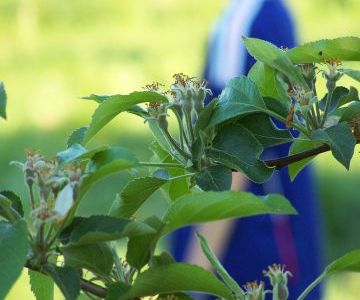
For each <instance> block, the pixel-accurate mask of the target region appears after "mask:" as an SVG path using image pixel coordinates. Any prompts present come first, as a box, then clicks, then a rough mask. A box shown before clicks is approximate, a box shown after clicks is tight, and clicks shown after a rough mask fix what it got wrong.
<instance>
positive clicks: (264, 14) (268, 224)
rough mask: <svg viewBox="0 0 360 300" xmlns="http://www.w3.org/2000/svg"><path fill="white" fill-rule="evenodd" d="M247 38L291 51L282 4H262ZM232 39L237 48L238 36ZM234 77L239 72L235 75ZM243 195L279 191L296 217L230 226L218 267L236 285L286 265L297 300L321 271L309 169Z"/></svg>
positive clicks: (179, 240) (184, 237) (275, 152)
mask: <svg viewBox="0 0 360 300" xmlns="http://www.w3.org/2000/svg"><path fill="white" fill-rule="evenodd" d="M251 21H252V24H251V26H250V31H249V33H248V34H247V35H248V36H250V37H257V38H261V39H264V40H267V41H270V42H272V43H274V44H275V45H277V46H279V47H280V46H284V47H288V48H292V47H293V46H295V43H296V41H295V33H294V25H293V21H292V19H291V16H290V15H289V12H288V11H287V9H286V7H285V6H284V4H283V3H282V1H277V0H272V1H263V3H262V6H261V9H260V10H259V12H258V14H257V16H256V17H255V18H254V19H253V20H251ZM233 38H238V39H239V43H240V41H241V37H240V36H239V37H233ZM214 43H216V41H213V42H212V43H210V47H209V50H208V54H207V65H206V68H205V73H204V77H205V79H207V78H208V76H207V75H208V70H209V67H210V66H211V64H212V52H213V49H212V48H213V47H214ZM243 59H246V70H244V71H245V73H247V72H248V70H249V69H250V68H251V66H252V65H253V64H254V59H253V58H252V57H250V56H249V55H247V56H246V57H244V58H243ZM239 73H240V71H239ZM209 87H210V88H211V89H212V91H213V93H214V95H215V96H217V95H218V94H219V93H220V92H221V89H222V88H224V87H219V86H218V85H217V84H216V83H213V82H211V80H210V81H209ZM288 150H289V145H281V146H277V147H274V148H272V149H270V150H268V151H267V153H265V155H267V156H272V157H280V156H285V155H287V153H288ZM248 191H251V192H253V193H255V194H258V195H262V194H266V193H269V192H280V193H281V192H282V193H283V194H284V195H285V196H286V197H287V198H288V199H289V200H290V201H291V202H292V204H293V206H294V207H295V208H296V209H297V211H298V212H299V215H298V216H291V217H288V216H284V217H282V216H280V217H276V216H268V215H266V216H258V217H251V218H244V219H239V220H237V221H236V225H235V229H234V232H233V233H232V235H231V238H230V240H229V242H228V245H227V246H226V251H225V255H224V257H223V259H222V262H223V264H224V266H225V268H226V269H227V270H228V272H229V273H230V274H231V275H232V276H233V277H234V278H235V279H236V281H237V282H239V283H240V284H244V283H245V282H248V281H253V280H261V279H263V275H262V271H263V270H264V269H265V268H266V267H267V266H268V265H271V264H273V263H288V264H289V265H288V268H289V269H290V270H291V271H292V272H293V273H294V278H292V279H290V280H289V288H290V291H291V296H290V298H289V299H290V300H291V299H296V298H297V296H299V294H300V293H301V292H302V291H303V290H304V289H305V288H306V286H307V285H308V284H310V283H311V282H312V281H313V280H314V279H315V278H316V277H317V276H318V275H319V274H320V272H321V268H322V259H321V255H320V253H321V248H320V245H321V224H322V222H321V221H320V220H321V217H320V213H319V207H318V201H317V194H316V187H315V185H314V178H313V172H312V170H311V167H306V168H305V169H304V170H303V171H302V172H301V173H300V174H299V175H298V177H297V178H296V179H295V181H294V182H291V181H290V179H289V176H288V170H287V168H284V169H282V170H280V171H277V172H276V174H274V176H273V178H272V179H271V180H270V181H269V182H268V183H266V184H263V185H259V184H255V183H250V182H249V185H248ZM193 234H195V228H194V227H187V228H184V229H180V230H178V231H177V232H176V233H175V238H174V239H173V241H172V252H173V254H174V256H175V258H176V259H177V260H180V261H181V260H183V259H184V255H185V254H184V251H185V250H186V246H187V244H188V242H189V238H190V236H191V235H193ZM320 297H321V291H320V288H317V289H315V290H314V291H313V292H312V293H311V295H310V296H309V297H308V298H307V299H310V300H311V299H320Z"/></svg>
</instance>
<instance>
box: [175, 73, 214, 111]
mask: <svg viewBox="0 0 360 300" xmlns="http://www.w3.org/2000/svg"><path fill="white" fill-rule="evenodd" d="M174 80H175V82H174V83H173V84H172V85H171V88H170V91H171V94H172V96H173V99H174V102H175V103H176V104H179V105H180V106H181V108H182V110H183V113H184V114H189V113H190V114H192V115H195V116H198V115H199V113H200V112H201V110H202V109H203V108H204V102H205V98H206V96H207V95H212V93H211V90H210V89H208V88H207V87H206V82H205V81H203V80H201V81H198V80H195V79H194V78H193V77H189V76H187V75H184V74H183V73H178V74H175V75H174Z"/></svg>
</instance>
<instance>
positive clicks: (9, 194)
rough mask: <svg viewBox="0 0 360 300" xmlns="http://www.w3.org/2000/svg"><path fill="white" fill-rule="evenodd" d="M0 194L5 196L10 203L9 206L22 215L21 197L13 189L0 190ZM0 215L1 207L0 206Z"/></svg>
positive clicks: (0, 213) (0, 212)
mask: <svg viewBox="0 0 360 300" xmlns="http://www.w3.org/2000/svg"><path fill="white" fill-rule="evenodd" d="M0 196H3V197H5V198H6V199H8V200H9V201H10V203H11V208H12V209H14V210H15V211H16V212H17V213H18V214H19V215H20V216H21V217H23V216H24V210H23V206H22V202H21V199H20V197H19V196H18V195H16V194H15V193H14V192H13V191H0ZM0 215H2V208H1V207H0Z"/></svg>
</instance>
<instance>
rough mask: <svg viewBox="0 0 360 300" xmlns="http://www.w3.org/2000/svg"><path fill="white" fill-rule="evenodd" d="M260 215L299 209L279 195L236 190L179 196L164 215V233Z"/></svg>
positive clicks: (289, 212) (286, 212) (284, 212)
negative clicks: (212, 222) (257, 194)
mask: <svg viewBox="0 0 360 300" xmlns="http://www.w3.org/2000/svg"><path fill="white" fill-rule="evenodd" d="M260 214H296V211H295V209H294V208H293V207H292V206H291V204H290V202H289V201H287V200H286V199H285V198H284V197H282V196H281V195H277V194H269V195H267V196H264V197H259V196H255V195H253V194H251V193H246V192H232V191H227V192H203V193H194V194H190V195H186V196H183V197H181V198H179V199H178V200H177V201H175V202H174V203H173V204H172V205H171V206H170V207H169V209H168V210H167V212H166V214H165V216H164V218H163V221H164V222H165V224H166V226H165V228H164V231H163V233H164V234H166V233H168V232H170V231H173V230H175V229H177V228H180V227H183V226H186V225H191V224H198V223H205V222H211V221H217V220H224V219H231V218H240V217H247V216H254V215H260Z"/></svg>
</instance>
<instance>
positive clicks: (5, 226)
mask: <svg viewBox="0 0 360 300" xmlns="http://www.w3.org/2000/svg"><path fill="white" fill-rule="evenodd" d="M27 236H28V230H27V226H26V222H25V221H23V220H21V221H18V222H17V223H15V224H9V223H5V222H0V282H1V284H0V299H5V296H6V294H7V293H8V291H9V290H10V288H11V286H12V285H13V284H14V283H15V281H16V279H17V278H18V277H19V275H20V273H21V271H22V269H23V267H24V265H25V262H26V259H27V254H28V248H29V245H28V240H27Z"/></svg>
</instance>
